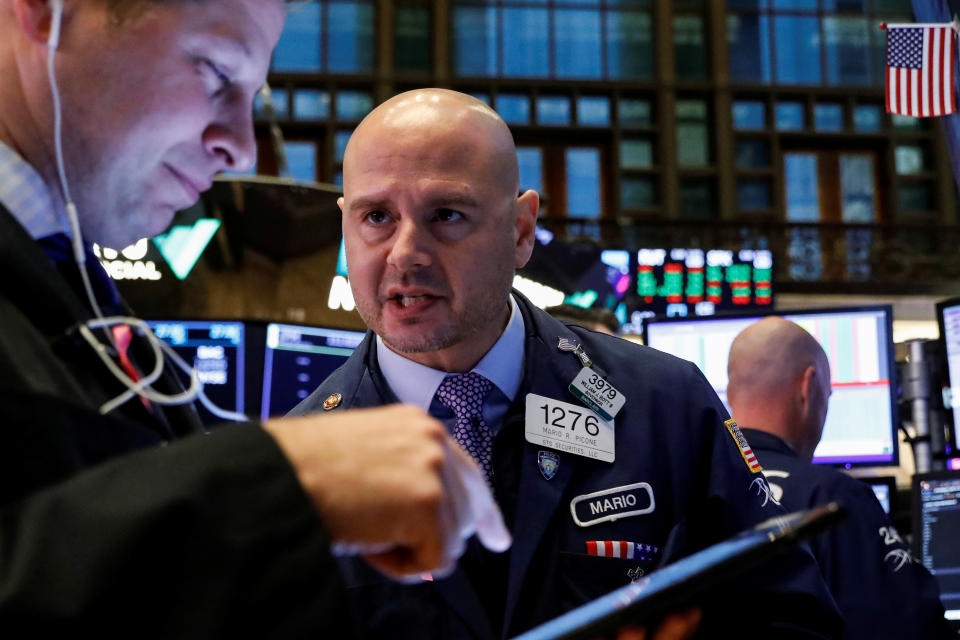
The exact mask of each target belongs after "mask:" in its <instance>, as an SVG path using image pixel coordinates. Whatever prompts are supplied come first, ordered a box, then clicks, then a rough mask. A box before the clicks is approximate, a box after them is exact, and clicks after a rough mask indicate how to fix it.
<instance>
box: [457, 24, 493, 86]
mask: <svg viewBox="0 0 960 640" xmlns="http://www.w3.org/2000/svg"><path fill="white" fill-rule="evenodd" d="M453 34H454V35H453V47H454V70H455V72H456V73H457V74H458V75H462V76H496V75H497V51H498V49H499V47H500V44H499V43H500V40H499V36H498V32H497V10H496V8H494V7H485V8H481V7H456V8H455V9H454V14H453Z"/></svg>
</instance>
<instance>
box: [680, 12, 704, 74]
mask: <svg viewBox="0 0 960 640" xmlns="http://www.w3.org/2000/svg"><path fill="white" fill-rule="evenodd" d="M673 46H674V50H675V52H676V61H677V62H676V72H677V77H678V78H683V79H699V78H704V77H706V75H707V51H706V47H705V46H704V38H703V18H701V17H700V16H676V17H675V18H674V19H673Z"/></svg>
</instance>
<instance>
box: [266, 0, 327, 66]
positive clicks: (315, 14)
mask: <svg viewBox="0 0 960 640" xmlns="http://www.w3.org/2000/svg"><path fill="white" fill-rule="evenodd" d="M320 26H321V25H320V4H319V3H310V4H304V5H301V6H298V7H297V8H296V9H293V10H291V11H290V12H289V13H288V14H287V19H286V21H285V22H284V23H283V32H282V33H281V34H280V41H279V42H278V43H277V48H276V49H274V51H273V70H274V71H320V31H321V30H320Z"/></svg>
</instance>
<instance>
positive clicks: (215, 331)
mask: <svg viewBox="0 0 960 640" xmlns="http://www.w3.org/2000/svg"><path fill="white" fill-rule="evenodd" d="M147 324H149V325H150V328H151V329H153V332H154V333H155V334H156V336H157V337H158V338H160V339H161V340H163V341H164V342H166V343H167V344H168V345H170V346H171V347H173V350H174V351H176V353H177V355H179V356H180V357H181V358H183V360H184V361H185V362H186V363H187V364H188V365H192V366H193V367H194V368H196V370H197V372H198V374H199V378H200V382H202V383H203V392H204V394H206V396H207V398H209V399H210V400H211V401H212V402H213V404H215V405H217V406H218V407H220V408H221V409H226V410H228V411H235V412H237V413H244V412H245V407H246V403H245V401H244V386H245V385H244V382H245V377H246V376H245V375H244V370H245V359H244V358H245V354H244V352H245V341H244V335H245V331H244V326H243V323H242V322H236V321H222V320H148V321H147ZM170 365H172V363H170ZM177 373H178V374H179V375H180V377H181V380H182V381H183V383H184V384H185V385H188V384H189V383H190V380H189V376H187V375H186V374H185V373H184V372H183V371H180V369H179V368H178V369H177ZM196 406H197V410H198V411H199V412H200V419H201V420H202V421H203V424H204V425H206V426H213V425H216V424H222V423H223V419H222V418H218V417H217V416H215V415H213V414H212V413H210V412H209V411H207V409H206V408H205V407H203V406H202V405H201V404H200V403H199V402H198V403H196Z"/></svg>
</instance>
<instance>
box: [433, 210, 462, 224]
mask: <svg viewBox="0 0 960 640" xmlns="http://www.w3.org/2000/svg"><path fill="white" fill-rule="evenodd" d="M437 220H439V221H440V222H457V221H459V220H463V214H462V213H460V212H459V211H455V210H453V209H438V210H437Z"/></svg>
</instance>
